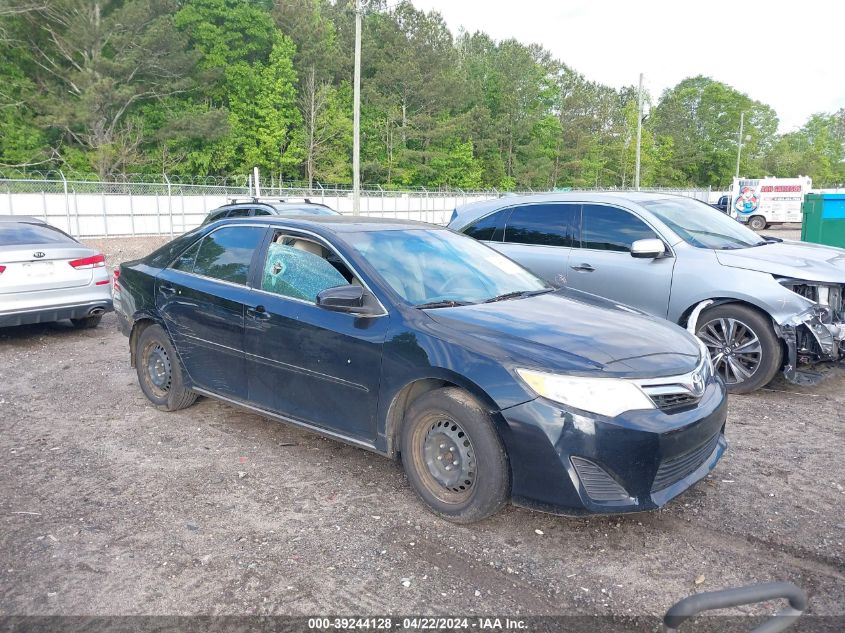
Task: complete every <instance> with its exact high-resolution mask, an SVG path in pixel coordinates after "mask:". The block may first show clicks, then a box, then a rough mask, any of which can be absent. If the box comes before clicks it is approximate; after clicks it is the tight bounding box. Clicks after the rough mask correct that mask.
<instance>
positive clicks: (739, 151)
mask: <svg viewBox="0 0 845 633" xmlns="http://www.w3.org/2000/svg"><path fill="white" fill-rule="evenodd" d="M744 126H745V112H740V113H739V136H737V146H736V177H737V178H739V158H740V156H742V128H743V127H744Z"/></svg>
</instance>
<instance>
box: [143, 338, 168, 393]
mask: <svg viewBox="0 0 845 633" xmlns="http://www.w3.org/2000/svg"><path fill="white" fill-rule="evenodd" d="M144 358H145V360H146V363H145V366H146V370H147V371H146V378H147V380H148V382H149V384H150V386H151V387H152V388H153V389H154V390H155V391H157V392H158V393H159V395H162V396H164V395H166V394H167V392H168V391H170V385H171V382H172V381H173V367H172V365H171V363H170V356H169V355H168V353H167V350H166V349H164V346H163V345H161V344H160V343H152V344H151V345H148V346H147V348H146V349H145V350H144Z"/></svg>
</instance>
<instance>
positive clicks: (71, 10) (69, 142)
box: [0, 0, 845, 190]
mask: <svg viewBox="0 0 845 633" xmlns="http://www.w3.org/2000/svg"><path fill="white" fill-rule="evenodd" d="M352 4H353V3H350V2H349V1H348V0H337V1H330V0H275V1H274V0H0V48H2V59H3V62H2V65H0V168H3V167H10V166H14V167H18V168H23V169H41V170H44V169H62V170H63V171H64V172H65V173H66V174H70V175H77V176H96V177H99V178H102V179H110V178H114V177H116V176H119V175H120V174H125V173H141V174H150V175H155V174H162V173H168V174H176V175H180V174H181V175H191V176H198V175H199V176H202V175H232V174H244V173H247V172H248V171H249V170H250V169H251V168H252V167H253V166H258V167H260V168H261V170H262V172H263V173H264V174H265V175H272V176H273V178H274V179H278V178H281V179H284V180H297V181H307V182H309V183H311V182H314V181H317V182H324V183H349V182H351V179H352V174H351V152H352V88H351V84H352V73H353V68H352V58H353V56H352V51H353V50H354V48H353V47H354V20H355V15H354V8H353V6H352ZM364 7H365V13H364V18H363V65H362V82H361V84H362V128H361V140H362V156H361V165H362V167H361V169H362V181H363V182H365V183H379V184H381V185H384V186H389V187H395V188H399V187H407V186H426V187H452V188H462V189H475V188H482V187H484V188H489V187H496V188H499V189H504V190H508V189H517V188H526V187H530V188H533V189H551V188H559V187H626V186H628V187H629V186H631V185H632V184H633V178H634V160H635V158H634V157H635V151H636V147H635V145H636V128H637V118H638V108H637V90H636V87H635V86H633V85H632V86H628V87H624V88H621V89H614V88H611V87H609V86H605V85H602V84H600V83H597V82H594V81H590V80H588V79H587V78H586V77H584V76H583V75H582V74H580V73H578V72H577V71H576V70H574V69H572V68H570V67H569V66H567V65H566V63H565V62H563V61H561V60H558V59H555V58H554V56H553V55H552V54H551V53H550V52H549V51H547V50H546V49H544V48H543V47H541V46H539V45H536V44H524V43H521V42H518V41H516V40H513V39H510V40H504V41H495V40H493V39H492V38H490V37H489V36H488V35H486V34H485V33H483V32H473V33H469V32H461V33H459V34H458V35H457V36H454V35H453V34H452V33H451V32H450V31H449V29H448V28H447V26H446V24H445V22H444V21H443V19H442V17H441V16H440V15H439V14H437V13H436V12H431V13H425V12H423V11H419V10H417V9H415V8H414V6H413V4H412V3H411V2H410V1H403V2H399V3H398V4H393V3H391V4H389V5H388V3H387V2H386V1H385V0H367V1H365V3H364ZM561 26H564V25H561ZM807 90H808V98H812V94H811V92H812V91H811V88H808V89H807ZM648 106H649V107H648V112H649V114H648V116H647V118H646V119H645V121H644V123H643V134H642V175H641V184H642V185H643V186H666V187H671V186H711V187H714V188H722V187H725V186H727V185H728V184H729V182H730V179H731V176H732V175H733V173H734V169H735V161H736V154H737V132H738V129H739V123H740V116H741V114H742V113H744V116H745V135H747V140H745V139H744V140H743V153H742V164H741V169H740V171H741V173H742V174H743V175H745V176H751V177H753V176H764V175H773V176H797V175H799V174H801V175H809V176H811V177H812V178H813V181H814V185H816V186H833V185H838V184H842V183H845V109H842V110H839V111H838V112H834V113H819V114H814V115H813V116H811V117H810V118H809V120H808V121H807V122H806V123H805V124H804V126H802V127H801V128H800V129H798V130H796V131H793V132H789V133H786V134H778V132H777V128H778V118H777V114H776V112H775V111H774V110H773V109H772V108H771V107H770V106H768V105H766V104H764V103H760V102H759V101H755V100H753V99H751V98H750V97H748V96H747V95H745V94H743V93H741V92H739V91H738V90H736V89H734V88H732V87H731V86H728V85H726V84H724V83H720V82H718V81H714V80H713V79H710V78H707V77H703V76H694V77H690V78H687V79H684V80H683V81H681V82H680V83H679V84H678V85H676V86H674V87H672V88H670V89H667V90H666V91H664V93H663V94H662V95H660V97H659V99H658V100H657V101H656V103H649V104H648Z"/></svg>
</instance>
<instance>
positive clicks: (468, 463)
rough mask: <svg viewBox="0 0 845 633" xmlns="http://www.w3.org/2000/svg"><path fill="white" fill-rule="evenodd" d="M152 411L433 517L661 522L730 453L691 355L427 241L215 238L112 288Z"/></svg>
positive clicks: (310, 234)
mask: <svg viewBox="0 0 845 633" xmlns="http://www.w3.org/2000/svg"><path fill="white" fill-rule="evenodd" d="M119 281H120V289H119V291H118V292H117V294H116V297H115V303H116V309H117V311H118V315H119V319H120V322H121V328H122V329H123V331H124V333H125V334H127V335H128V336H129V347H130V353H131V361H132V363H133V365H134V366H135V367H136V369H137V373H138V379H139V381H140V385H141V389H142V390H143V391H144V393H145V394H146V396H147V397H148V398H149V400H150V401H151V402H152V403H154V404H155V405H156V406H157V407H158V408H160V409H163V410H166V411H173V410H176V409H182V408H184V407H187V406H189V405H191V404H192V403H193V402H194V400H195V399H196V397H197V395H205V396H212V397H214V398H218V399H220V400H223V401H226V402H229V403H232V404H235V405H238V406H241V407H244V408H246V409H249V410H251V411H255V412H257V413H260V414H262V415H265V416H268V417H271V418H274V419H278V420H282V421H284V422H288V423H291V424H296V425H298V426H301V427H305V428H307V429H311V430H314V431H317V432H320V433H323V434H325V435H328V436H330V437H334V438H337V439H340V440H343V441H346V442H349V443H351V444H354V445H356V446H360V447H363V448H366V449H369V450H372V451H375V452H377V453H381V454H383V455H387V456H390V457H394V458H401V460H402V463H403V465H404V468H405V471H406V472H407V475H408V479H409V481H410V482H411V485H412V486H413V488H414V489H415V490H416V492H417V493H418V494H419V496H420V497H421V498H422V500H423V501H424V502H425V503H426V504H427V505H428V506H429V507H430V508H431V509H432V510H433V511H434V512H436V513H437V514H439V515H441V516H443V517H445V518H447V519H450V520H452V521H457V522H471V521H475V520H479V519H482V518H484V517H486V516H488V515H490V514H492V513H494V512H496V511H497V510H498V509H499V508H501V507H502V506H503V505H504V504H505V503H506V502H507V501H508V500H509V499H510V500H512V501H513V502H514V503H517V504H520V505H526V506H530V507H534V508H538V509H542V510H547V511H552V512H558V513H563V514H581V513H585V512H601V513H616V512H628V511H639V510H649V509H653V508H657V507H659V506H660V505H662V504H664V503H665V502H667V501H668V500H670V499H671V498H673V497H675V496H676V495H678V494H680V493H681V492H683V491H684V490H686V489H687V488H689V487H690V486H691V485H692V484H693V483H695V482H696V481H698V480H699V479H701V478H702V477H704V476H705V475H706V474H707V473H708V472H709V471H711V470H712V469H713V468H714V466H715V465H716V463H717V461H718V460H719V458H720V457H721V455H722V453H723V451H724V449H725V446H726V442H725V438H724V425H725V415H726V400H725V387H724V385H723V383H722V382H721V380H720V379H719V378H718V377H716V376H714V375H713V372H712V367H711V365H710V360H709V355H708V354H707V353H706V350H704V349H703V348H702V346H701V345H700V344H699V343H698V341H697V339H695V338H694V337H693V336H691V335H690V334H688V333H687V332H686V331H684V330H683V329H681V328H679V327H677V326H675V325H673V324H670V323H668V322H666V321H664V320H660V319H656V318H652V317H648V316H644V315H642V314H640V313H637V312H634V311H632V310H630V309H626V308H622V307H620V306H616V305H614V304H612V303H610V302H608V301H605V300H602V299H598V298H596V297H593V296H592V295H586V294H579V293H576V292H573V291H557V290H555V289H554V288H552V287H550V286H548V285H547V284H546V283H545V282H543V281H541V280H540V279H538V278H537V277H535V276H534V275H533V274H531V273H529V272H528V271H526V270H525V269H524V268H522V267H520V266H519V265H517V264H515V263H514V262H513V261H512V260H510V259H508V258H506V257H504V256H503V255H500V254H499V253H497V252H496V251H494V250H493V249H491V248H489V247H487V246H484V245H483V244H480V243H478V242H476V241H475V240H472V239H471V238H468V237H464V236H462V235H458V234H455V233H452V232H451V231H448V230H446V229H441V228H439V227H434V226H430V225H426V224H420V223H415V222H402V221H396V220H379V219H362V218H352V217H321V218H309V219H300V218H275V217H264V218H249V219H238V220H222V221H219V222H215V223H213V224H210V225H208V226H203V227H201V228H200V229H197V230H195V231H193V232H191V233H188V234H186V235H184V236H182V237H180V238H178V239H176V240H174V241H173V242H170V243H169V244H167V245H166V246H164V247H162V248H161V249H159V250H157V251H155V252H154V253H152V254H151V255H149V256H147V257H145V258H144V259H141V260H138V261H134V262H129V263H126V264H124V265H123V266H121V270H120V277H119Z"/></svg>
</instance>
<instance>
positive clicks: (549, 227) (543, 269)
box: [493, 202, 580, 286]
mask: <svg viewBox="0 0 845 633" xmlns="http://www.w3.org/2000/svg"><path fill="white" fill-rule="evenodd" d="M579 211H580V204H578V203H569V202H566V203H563V202H544V203H540V204H525V205H519V206H517V207H514V208H513V212H512V213H511V214H510V217H509V218H508V220H507V223H506V225H505V234H504V243H502V244H501V245H499V244H496V245H493V246H495V247H496V248H497V250H500V251H501V252H502V253H504V254H505V255H507V256H508V257H510V258H511V259H514V260H516V261H517V262H519V263H520V264H522V265H523V266H525V267H526V268H528V269H529V270H531V271H533V272H534V273H535V274H536V275H538V276H540V277H542V278H543V279H545V280H546V281H548V282H550V283H552V284H554V285H557V286H561V285H566V283H567V262H568V261H569V251H570V249H571V248H572V246H573V244H574V242H575V232H576V219H577V217H578V213H579Z"/></svg>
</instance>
